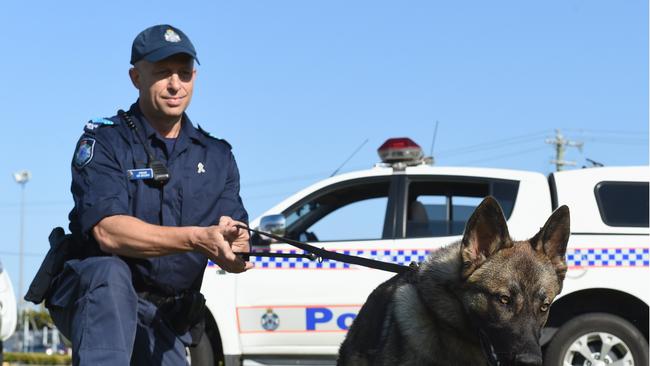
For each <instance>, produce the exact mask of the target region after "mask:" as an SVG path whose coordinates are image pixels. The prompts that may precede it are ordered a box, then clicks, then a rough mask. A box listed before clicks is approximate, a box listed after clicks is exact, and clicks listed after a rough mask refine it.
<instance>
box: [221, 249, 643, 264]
mask: <svg viewBox="0 0 650 366" xmlns="http://www.w3.org/2000/svg"><path fill="white" fill-rule="evenodd" d="M338 252H339V253H343V254H347V255H354V256H358V257H364V258H369V259H375V260H379V261H383V262H392V263H397V264H402V265H406V266H408V265H409V264H411V262H417V263H419V262H422V261H424V260H425V258H426V257H427V255H428V254H429V253H430V252H431V251H430V250H426V249H395V250H390V249H382V250H373V249H365V250H364V249H360V250H343V251H338ZM278 253H302V252H301V251H298V250H283V251H278ZM566 259H567V265H568V266H569V267H648V266H650V249H649V248H597V249H569V250H568V252H567V255H566ZM251 261H252V262H253V263H255V268H257V269H351V268H354V265H350V264H348V263H343V262H338V261H331V260H327V259H325V260H323V262H319V261H310V260H309V259H305V258H273V257H271V258H269V257H256V256H251ZM210 266H214V264H213V263H212V262H210Z"/></svg>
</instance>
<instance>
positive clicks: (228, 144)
mask: <svg viewBox="0 0 650 366" xmlns="http://www.w3.org/2000/svg"><path fill="white" fill-rule="evenodd" d="M197 126H198V130H199V132H201V133H202V134H203V135H205V136H207V137H209V138H211V139H213V140H217V141H220V142H223V143H224V144H226V146H228V149H230V150H232V145H230V143H229V142H228V141H226V140H224V139H220V138H218V137H214V136H212V135H211V134H210V132H208V131H206V130H204V129H203V127H201V125H197Z"/></svg>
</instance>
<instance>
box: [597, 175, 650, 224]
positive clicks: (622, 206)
mask: <svg viewBox="0 0 650 366" xmlns="http://www.w3.org/2000/svg"><path fill="white" fill-rule="evenodd" d="M648 187H649V185H648V183H647V182H600V183H598V184H597V185H596V188H595V192H594V193H595V195H596V202H597V203H598V209H599V211H600V217H601V219H602V220H603V222H604V223H605V224H607V225H609V226H630V227H648V226H649V223H648V221H649V220H648V209H649V205H648Z"/></svg>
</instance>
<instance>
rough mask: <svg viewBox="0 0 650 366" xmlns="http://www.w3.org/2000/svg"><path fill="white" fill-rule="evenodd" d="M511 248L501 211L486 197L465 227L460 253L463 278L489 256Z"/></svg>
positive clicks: (489, 197) (492, 200) (493, 200)
mask: <svg viewBox="0 0 650 366" xmlns="http://www.w3.org/2000/svg"><path fill="white" fill-rule="evenodd" d="M511 246H512V239H510V234H509V233H508V225H507V224H506V219H505V217H504V216H503V210H501V206H499V204H498V203H497V201H496V200H495V199H494V198H493V197H491V196H488V197H486V198H485V199H484V200H483V202H481V204H480V205H478V207H477V208H476V210H474V213H473V214H472V216H471V217H470V218H469V220H468V221H467V224H466V225H465V233H464V234H463V240H462V253H461V257H462V260H463V271H462V273H463V278H467V277H469V275H471V274H472V272H474V271H475V270H476V269H477V268H478V267H480V266H481V265H482V264H483V262H485V260H486V259H487V258H488V257H489V256H491V255H492V254H494V253H496V252H497V251H498V250H500V249H502V248H507V247H511Z"/></svg>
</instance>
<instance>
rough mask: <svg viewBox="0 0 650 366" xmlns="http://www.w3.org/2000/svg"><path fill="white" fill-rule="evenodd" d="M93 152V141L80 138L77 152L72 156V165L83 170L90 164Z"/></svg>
mask: <svg viewBox="0 0 650 366" xmlns="http://www.w3.org/2000/svg"><path fill="white" fill-rule="evenodd" d="M94 150H95V139H91V138H86V137H85V138H82V139H81V140H80V141H79V145H77V152H76V153H75V154H74V165H75V166H76V167H77V168H83V167H84V166H86V164H88V163H90V160H92V158H93V152H94Z"/></svg>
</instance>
